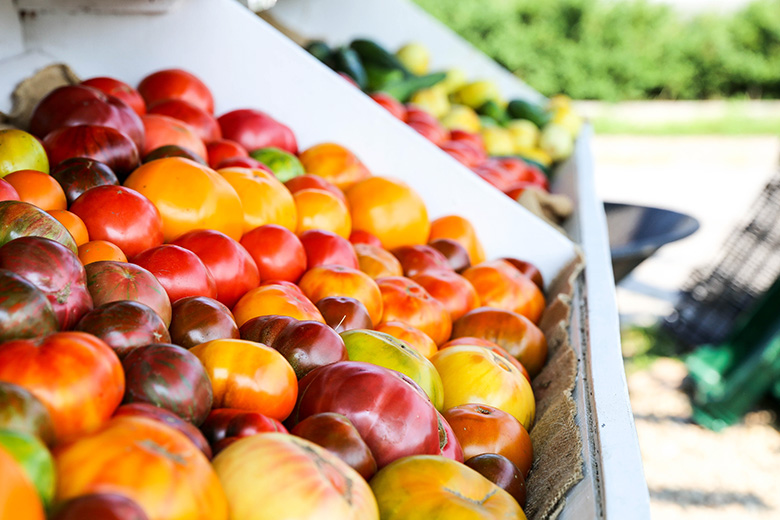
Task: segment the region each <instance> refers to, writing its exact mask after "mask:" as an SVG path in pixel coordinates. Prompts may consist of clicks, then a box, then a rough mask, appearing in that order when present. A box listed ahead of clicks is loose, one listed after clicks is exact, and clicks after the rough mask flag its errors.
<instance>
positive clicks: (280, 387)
mask: <svg viewBox="0 0 780 520" xmlns="http://www.w3.org/2000/svg"><path fill="white" fill-rule="evenodd" d="M190 352H192V353H193V354H195V355H196V356H197V357H198V359H200V361H201V363H203V366H204V368H205V369H206V373H207V374H208V376H209V379H210V380H211V386H212V388H213V390H214V404H213V407H214V408H235V409H238V410H248V411H250V412H257V413H261V414H263V415H266V416H268V417H272V418H274V419H277V420H279V421H283V420H285V419H286V418H287V416H288V415H290V412H292V409H293V407H294V406H295V400H296V398H297V397H298V380H297V379H296V377H295V371H294V370H293V368H292V366H290V363H288V362H287V360H286V359H284V356H282V355H281V354H280V353H279V352H278V351H276V350H274V349H272V348H271V347H267V346H265V345H263V344H262V343H255V342H254V341H245V340H242V339H215V340H211V341H207V342H206V343H201V344H200V345H197V346H195V347H193V348H191V349H190Z"/></svg>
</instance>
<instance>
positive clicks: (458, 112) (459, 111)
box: [440, 104, 482, 133]
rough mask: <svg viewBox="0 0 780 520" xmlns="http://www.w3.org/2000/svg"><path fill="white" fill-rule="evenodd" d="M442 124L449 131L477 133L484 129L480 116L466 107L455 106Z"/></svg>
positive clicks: (445, 116) (443, 118)
mask: <svg viewBox="0 0 780 520" xmlns="http://www.w3.org/2000/svg"><path fill="white" fill-rule="evenodd" d="M440 122H441V124H442V125H443V126H444V128H446V129H447V130H465V131H466V132H474V133H476V132H479V130H480V129H481V128H482V122H481V121H480V120H479V115H477V113H476V112H474V110H473V109H471V108H469V107H467V106H466V105H457V104H453V105H452V106H451V107H450V111H449V112H447V113H446V114H445V115H444V117H442V118H441V121H440Z"/></svg>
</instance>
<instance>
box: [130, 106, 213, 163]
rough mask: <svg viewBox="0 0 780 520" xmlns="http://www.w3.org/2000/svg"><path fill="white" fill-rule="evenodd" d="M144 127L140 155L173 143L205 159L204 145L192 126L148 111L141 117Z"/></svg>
mask: <svg viewBox="0 0 780 520" xmlns="http://www.w3.org/2000/svg"><path fill="white" fill-rule="evenodd" d="M141 119H143V122H144V129H146V143H145V144H144V147H143V149H142V150H141V155H144V156H145V155H146V154H148V153H149V152H151V151H153V150H155V149H157V148H159V147H161V146H165V145H169V144H175V145H178V146H181V147H182V148H186V149H187V150H189V151H191V152H192V153H194V154H196V155H198V156H199V157H200V158H201V159H204V160H205V159H206V155H207V153H206V145H205V144H204V143H203V139H201V138H200V136H199V135H198V133H197V132H196V131H195V129H194V128H193V127H191V126H190V125H188V124H187V123H185V122H184V121H180V120H178V119H174V118H172V117H169V116H166V115H162V114H152V113H148V114H146V115H144V116H142V117H141Z"/></svg>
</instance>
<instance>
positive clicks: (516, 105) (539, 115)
mask: <svg viewBox="0 0 780 520" xmlns="http://www.w3.org/2000/svg"><path fill="white" fill-rule="evenodd" d="M506 110H507V112H509V115H510V116H511V117H512V119H528V120H529V121H531V122H532V123H533V124H535V125H536V126H538V127H539V128H542V127H543V126H544V125H546V124H547V123H549V122H550V114H549V113H547V112H546V111H545V110H544V109H543V108H542V107H540V106H539V105H536V104H534V103H529V102H528V101H525V100H523V99H515V100H512V101H510V102H509V105H507V107H506Z"/></svg>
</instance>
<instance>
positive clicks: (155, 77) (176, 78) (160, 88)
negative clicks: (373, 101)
mask: <svg viewBox="0 0 780 520" xmlns="http://www.w3.org/2000/svg"><path fill="white" fill-rule="evenodd" d="M138 92H139V93H140V94H141V96H143V98H144V101H146V106H150V105H152V104H153V103H155V102H157V101H163V100H165V99H183V100H184V101H189V102H190V103H192V104H193V105H195V106H197V107H200V108H202V109H203V110H205V111H206V112H208V113H209V114H213V113H214V98H213V96H212V95H211V91H210V90H209V88H208V87H207V86H206V84H205V83H203V82H202V81H201V80H200V79H198V78H197V77H196V76H195V75H193V74H191V73H189V72H187V71H185V70H181V69H168V70H161V71H158V72H155V73H153V74H150V75H148V76H146V77H145V78H144V79H142V80H141V83H140V84H139V85H138Z"/></svg>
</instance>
